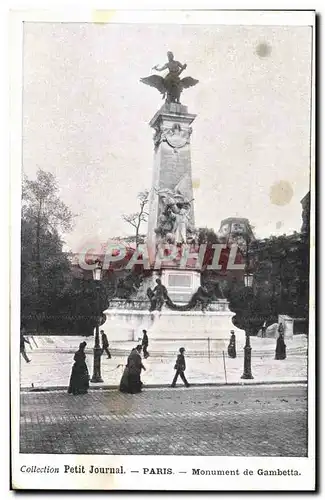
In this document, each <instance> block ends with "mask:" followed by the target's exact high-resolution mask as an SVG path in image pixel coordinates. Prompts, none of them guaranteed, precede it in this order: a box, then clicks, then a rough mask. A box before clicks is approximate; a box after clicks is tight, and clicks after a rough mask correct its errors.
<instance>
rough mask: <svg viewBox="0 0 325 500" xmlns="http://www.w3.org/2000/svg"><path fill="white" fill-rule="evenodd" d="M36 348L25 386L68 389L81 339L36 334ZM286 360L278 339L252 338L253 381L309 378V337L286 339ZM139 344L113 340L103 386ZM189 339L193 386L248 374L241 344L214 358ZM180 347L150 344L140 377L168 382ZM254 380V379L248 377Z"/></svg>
mask: <svg viewBox="0 0 325 500" xmlns="http://www.w3.org/2000/svg"><path fill="white" fill-rule="evenodd" d="M34 339H35V343H33V342H32V347H33V350H29V351H28V356H29V357H30V359H31V363H28V364H26V363H25V361H24V360H23V359H22V358H21V377H20V385H21V388H25V389H27V388H29V389H31V388H48V387H67V386H68V384H69V377H70V372H71V367H72V364H73V354H74V352H75V351H76V349H77V347H78V345H79V343H80V342H81V341H82V340H84V338H82V337H34ZM86 340H87V342H88V346H89V347H88V348H87V350H86V354H87V359H86V362H87V364H88V368H89V371H90V373H91V372H92V363H93V355H92V349H91V346H92V344H93V339H92V338H87V339H86ZM286 343H287V359H285V360H281V361H279V360H275V359H274V350H275V339H260V338H256V337H253V338H251V345H252V373H253V376H254V380H252V381H251V382H252V383H256V382H259V383H264V382H295V381H296V382H298V381H305V380H307V338H306V336H304V335H299V336H296V337H294V338H293V339H288V340H286ZM135 344H136V343H135V342H134V343H132V342H128V343H112V346H111V347H112V349H111V353H112V359H107V357H106V356H105V355H103V356H102V358H101V360H102V362H101V366H102V377H103V380H104V383H103V384H96V386H101V385H102V386H117V385H118V384H119V382H120V379H121V376H122V373H123V369H124V365H125V363H126V359H127V355H128V353H129V352H130V350H131V348H132V347H133V346H134V345H135ZM188 344H189V343H186V341H184V345H185V348H186V349H187V353H186V364H187V369H186V376H187V378H188V380H189V382H190V383H192V384H206V383H219V384H224V383H226V382H227V383H240V382H242V380H241V378H240V377H241V375H242V373H243V365H244V359H243V348H242V346H238V348H237V358H236V359H230V358H228V356H227V350H226V349H225V358H224V359H223V355H222V350H220V349H219V350H216V349H215V347H214V346H213V345H212V349H214V350H212V351H211V355H210V359H209V357H208V353H207V351H206V350H204V348H205V347H206V346H205V345H203V347H202V350H201V351H200V350H195V349H194V348H193V345H188ZM177 346H178V344H175V346H174V347H172V348H171V345H170V343H169V344H166V346H164V345H163V344H162V345H161V346H160V349H161V351H153V350H151V348H150V345H149V352H151V356H150V357H149V358H148V359H147V360H144V361H143V363H144V365H145V367H146V371H144V372H142V375H141V378H142V381H143V383H144V385H146V386H148V385H169V384H170V383H171V381H172V378H173V375H174V364H175V359H176V355H177V350H178V349H177ZM245 383H250V381H249V380H248V381H245Z"/></svg>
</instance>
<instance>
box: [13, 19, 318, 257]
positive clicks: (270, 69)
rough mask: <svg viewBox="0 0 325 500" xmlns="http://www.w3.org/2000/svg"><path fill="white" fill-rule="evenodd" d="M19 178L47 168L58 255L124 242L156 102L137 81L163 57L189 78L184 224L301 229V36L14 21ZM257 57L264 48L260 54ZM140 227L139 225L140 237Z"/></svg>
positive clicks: (305, 147) (306, 84)
mask: <svg viewBox="0 0 325 500" xmlns="http://www.w3.org/2000/svg"><path fill="white" fill-rule="evenodd" d="M24 26H25V27H24V53H23V54H24V55H23V172H24V173H25V174H26V175H27V176H28V177H29V178H35V176H36V171H37V169H38V168H41V169H43V170H46V171H49V172H51V173H53V174H54V175H55V176H56V178H57V181H58V185H59V187H60V191H59V196H60V198H61V199H62V201H64V203H66V205H68V206H69V208H70V210H71V211H72V212H73V213H74V214H76V218H75V225H74V229H73V231H72V232H71V233H69V234H66V235H64V240H65V242H66V247H65V248H66V249H69V250H71V251H73V252H78V251H81V249H83V248H84V246H85V245H88V244H89V242H92V243H93V244H94V245H95V246H96V244H97V242H99V241H102V242H104V241H106V240H107V239H109V238H113V237H115V236H126V235H130V234H133V232H132V227H131V226H129V225H128V224H127V223H126V222H125V221H124V220H123V218H122V215H123V214H128V213H131V212H135V211H136V210H137V206H138V202H137V194H138V192H139V191H142V190H144V189H151V184H152V175H153V155H154V151H153V141H152V137H153V130H152V129H151V128H150V127H149V125H148V123H149V121H150V120H151V118H152V117H153V115H154V114H155V113H156V111H157V110H158V109H159V108H160V107H161V105H162V104H163V102H162V100H161V95H160V94H159V93H158V91H157V90H156V89H153V88H151V87H148V86H146V85H144V84H142V83H140V78H141V77H144V76H149V75H150V74H152V71H151V68H152V67H153V66H154V65H156V64H159V65H162V64H164V63H165V62H166V59H167V56H166V52H167V51H168V50H172V51H173V52H174V55H175V59H177V60H179V61H180V62H181V63H185V62H186V63H187V69H186V71H184V73H183V76H184V77H185V76H192V77H193V78H196V79H198V80H199V83H198V84H197V85H196V86H195V87H193V88H191V89H188V90H185V91H184V92H183V94H182V97H181V102H182V104H184V105H186V106H188V111H189V112H190V113H194V114H196V115H197V116H196V119H195V120H194V122H193V124H192V126H193V134H192V137H191V156H192V174H193V181H194V182H193V184H194V197H195V201H194V211H195V222H196V226H197V227H209V228H213V229H215V230H218V229H219V227H220V222H221V220H222V219H225V218H227V217H232V216H233V217H245V218H248V219H249V220H250V222H251V224H252V225H253V226H254V228H255V229H254V231H255V235H256V236H257V237H267V236H269V235H270V234H283V233H286V234H290V233H291V232H293V231H294V230H296V231H299V230H300V227H301V223H302V220H301V204H300V200H301V199H302V198H303V197H304V195H305V194H306V193H307V191H308V190H309V169H310V104H311V36H312V34H311V28H309V27H307V26H306V27H304V26H288V27H286V26H274V27H272V26H230V25H229V26H227V25H214V26H206V25H201V26H195V25H186V26H185V25H183V26H182V25H137V24H124V25H121V24H113V23H109V24H92V23H41V22H38V23H36V22H35V23H34V22H25V24H24ZM265 48H266V50H263V49H265ZM145 230H146V228H145V227H143V232H145Z"/></svg>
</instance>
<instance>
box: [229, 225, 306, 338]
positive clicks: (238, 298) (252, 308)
mask: <svg viewBox="0 0 325 500" xmlns="http://www.w3.org/2000/svg"><path fill="white" fill-rule="evenodd" d="M308 255H309V246H308V241H307V240H306V238H304V235H301V234H299V233H294V234H292V235H289V236H286V235H281V236H278V237H275V236H271V237H270V238H265V239H263V240H255V241H253V242H251V244H250V246H249V262H250V266H252V269H253V271H254V280H253V287H244V286H243V285H240V286H235V287H234V288H233V289H232V290H231V291H230V292H229V296H228V298H229V307H230V309H231V310H232V311H233V312H235V313H236V315H235V317H234V323H235V324H236V326H238V327H239V328H242V329H244V330H245V331H249V332H250V334H253V335H254V334H257V332H258V330H259V329H260V328H261V326H262V325H263V323H264V321H266V324H267V325H270V324H272V323H275V322H277V320H278V316H279V315H280V314H286V315H289V316H292V317H296V318H305V319H308V288H309V274H308V273H309V270H308Z"/></svg>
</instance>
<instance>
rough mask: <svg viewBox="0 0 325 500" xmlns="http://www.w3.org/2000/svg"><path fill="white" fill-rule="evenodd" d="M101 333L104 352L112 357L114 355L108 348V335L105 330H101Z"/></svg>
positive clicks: (108, 356)
mask: <svg viewBox="0 0 325 500" xmlns="http://www.w3.org/2000/svg"><path fill="white" fill-rule="evenodd" d="M100 333H101V335H102V349H103V352H106V354H107V358H108V359H111V357H112V356H111V353H110V352H109V350H108V346H109V343H108V340H107V335H106V333H105V332H104V330H101V331H100Z"/></svg>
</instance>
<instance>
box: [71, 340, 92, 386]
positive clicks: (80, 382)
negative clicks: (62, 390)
mask: <svg viewBox="0 0 325 500" xmlns="http://www.w3.org/2000/svg"><path fill="white" fill-rule="evenodd" d="M86 345H87V342H81V344H80V345H79V349H78V351H76V353H75V355H74V358H73V359H74V364H73V367H72V370H71V376H70V383H69V388H68V393H69V394H73V395H77V394H87V392H88V389H89V372H88V368H87V365H86V354H85V348H86Z"/></svg>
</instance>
